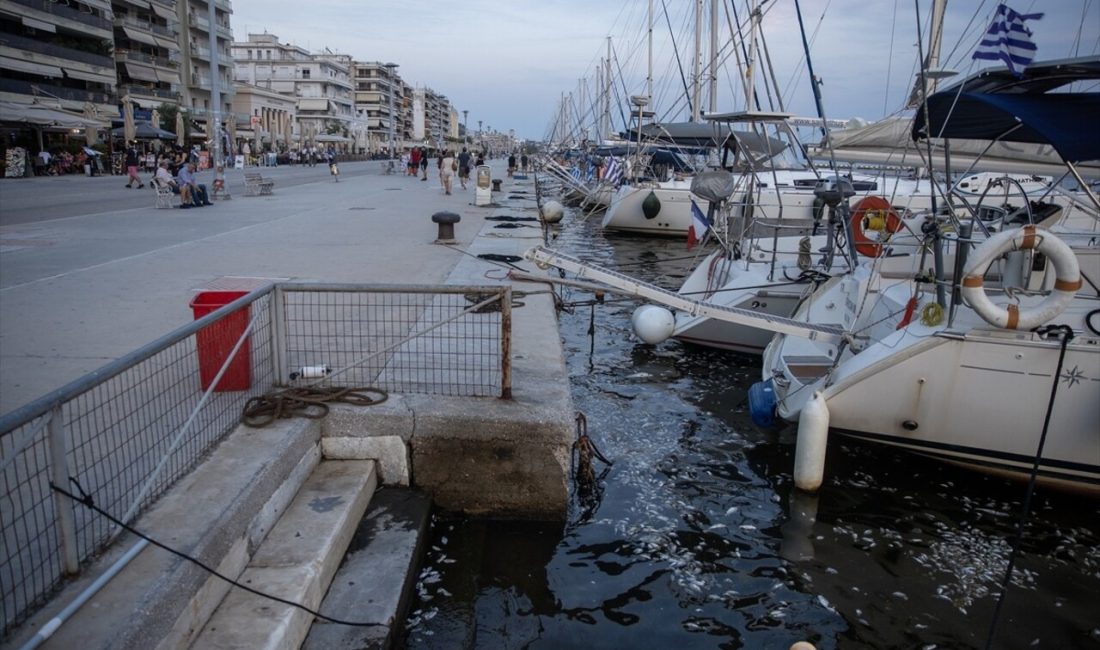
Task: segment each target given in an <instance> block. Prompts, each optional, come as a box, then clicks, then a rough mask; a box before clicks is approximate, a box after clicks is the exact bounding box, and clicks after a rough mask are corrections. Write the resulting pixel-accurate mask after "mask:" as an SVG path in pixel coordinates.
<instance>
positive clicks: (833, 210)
mask: <svg viewBox="0 0 1100 650" xmlns="http://www.w3.org/2000/svg"><path fill="white" fill-rule="evenodd" d="M855 194H856V191H855V189H853V188H852V182H851V181H850V180H848V179H846V178H826V179H822V180H820V181H818V183H817V185H815V186H814V197H815V198H816V199H818V200H820V201H822V202H824V203H825V206H826V207H828V208H829V227H828V229H827V231H826V234H827V235H828V240H827V243H826V245H825V248H824V250H823V252H824V253H825V268H826V269H831V268H832V267H833V253H834V247H835V244H836V227H837V226H838V225H839V226H840V227H842V228H844V238H845V239H846V240H847V241H848V255H849V259H851V260H852V264H853V265H854V264H855V261H856V259H857V258H856V248H855V237H853V235H852V224H851V223H850V222H851V219H850V218H849V216H850V215H849V213H848V199H849V198H850V197H853V196H855ZM838 207H839V208H840V210H839V212H840V215H839V219H838V216H837V211H838V210H837V208H838ZM819 221H820V213H818V212H815V213H814V234H817V229H818V228H817V227H818V225H819V223H818V222H819Z"/></svg>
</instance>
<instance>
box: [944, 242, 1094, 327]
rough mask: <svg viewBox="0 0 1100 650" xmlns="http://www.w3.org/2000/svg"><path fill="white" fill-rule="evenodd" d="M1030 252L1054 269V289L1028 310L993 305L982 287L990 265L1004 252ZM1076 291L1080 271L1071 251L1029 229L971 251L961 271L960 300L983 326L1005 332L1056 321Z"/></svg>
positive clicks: (1079, 283) (1078, 285)
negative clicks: (983, 323)
mask: <svg viewBox="0 0 1100 650" xmlns="http://www.w3.org/2000/svg"><path fill="white" fill-rule="evenodd" d="M1031 249H1034V250H1037V251H1038V252H1040V253H1042V254H1043V255H1046V256H1047V259H1049V260H1050V261H1051V263H1052V264H1053V265H1054V274H1055V281H1054V289H1053V290H1052V291H1051V292H1050V294H1049V295H1047V297H1046V298H1044V299H1043V301H1042V302H1041V303H1039V304H1038V305H1037V306H1036V307H1033V308H1031V309H1020V308H1019V307H1018V306H1017V305H1005V306H1001V305H995V304H993V301H992V300H990V299H989V295H988V294H987V293H986V292H985V289H984V287H983V283H984V278H985V274H986V272H987V271H988V270H989V267H990V265H992V264H993V262H994V261H996V260H997V259H999V258H1000V257H1001V256H1002V255H1003V254H1005V253H1007V252H1010V251H1018V250H1031ZM1080 288H1081V268H1080V266H1079V264H1078V262H1077V256H1076V255H1074V254H1073V250H1072V249H1071V248H1070V247H1069V246H1068V245H1067V244H1066V243H1065V242H1063V241H1062V240H1061V239H1059V238H1057V237H1055V236H1054V235H1053V234H1052V233H1050V232H1049V231H1046V230H1042V231H1040V230H1038V229H1037V228H1036V227H1035V226H1033V225H1028V226H1024V227H1023V228H1017V229H1014V230H1004V231H1001V232H999V233H996V234H994V235H993V236H991V237H990V238H989V239H987V240H985V241H984V242H982V244H981V245H980V246H978V247H977V248H976V249H974V252H973V254H972V256H971V258H970V260H969V261H968V262H967V264H966V269H964V270H963V279H962V297H963V300H965V301H966V303H967V304H969V305H970V307H971V308H972V309H973V310H974V311H975V312H977V314H978V315H979V316H981V317H982V320H984V321H985V322H987V323H989V324H990V325H993V326H994V327H1000V328H1003V329H1009V330H1030V329H1034V328H1036V327H1038V326H1040V325H1042V324H1043V323H1046V322H1047V321H1049V320H1051V319H1052V318H1057V317H1058V315H1059V314H1061V313H1062V312H1063V311H1065V310H1066V307H1068V306H1069V303H1070V301H1072V300H1073V297H1074V295H1076V293H1077V290H1078V289H1080Z"/></svg>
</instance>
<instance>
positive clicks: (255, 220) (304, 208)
mask: <svg viewBox="0 0 1100 650" xmlns="http://www.w3.org/2000/svg"><path fill="white" fill-rule="evenodd" d="M490 164H491V165H492V166H493V168H494V169H493V172H494V176H495V177H502V176H504V173H503V165H504V161H500V160H496V161H491V162H490ZM255 169H258V170H259V171H260V172H261V173H262V174H263V175H264V176H268V177H271V178H274V179H275V182H276V185H275V193H274V194H273V195H272V196H264V197H246V196H245V195H244V182H243V174H242V172H241V171H239V170H229V171H228V172H227V180H228V183H229V187H230V191H231V192H232V195H233V198H232V200H230V201H217V202H215V205H214V206H212V207H205V208H200V209H190V210H179V209H160V210H158V209H155V208H154V207H153V204H154V193H153V191H152V190H151V189H150V187H149V184H148V183H146V187H145V188H144V189H141V190H138V189H127V188H125V187H124V184H125V177H120V176H104V177H93V178H87V177H84V176H68V177H40V178H30V179H3V180H0V413H6V412H8V411H10V410H12V409H14V408H16V407H18V406H21V405H22V404H24V403H26V402H29V401H31V400H33V399H35V398H37V397H40V396H42V395H44V394H46V393H48V392H49V391H51V390H53V389H56V388H58V387H60V386H62V385H64V384H65V383H67V382H69V381H71V380H73V379H76V378H77V377H80V376H81V375H83V374H85V373H87V372H90V371H92V370H95V369H96V368H98V367H100V366H102V365H103V364H105V363H107V362H109V361H111V360H113V359H115V358H117V357H119V356H121V355H122V354H124V353H126V352H128V351H131V350H133V349H135V348H137V347H139V346H141V345H143V344H145V343H148V342H149V341H152V340H154V339H156V338H157V337H159V336H161V335H163V334H166V333H167V332H169V331H171V330H173V329H175V328H176V327H178V326H180V325H182V324H184V323H186V322H188V321H190V320H191V319H192V315H191V311H190V308H189V307H188V303H189V301H190V300H191V297H192V296H193V295H194V292H195V291H197V290H199V289H201V288H202V287H203V286H204V285H206V284H207V283H209V282H211V281H213V280H216V279H218V278H221V277H223V276H244V277H261V278H290V279H301V280H323V281H332V282H367V283H400V284H437V283H442V282H443V281H444V280H445V278H447V276H448V274H449V273H450V272H451V271H452V269H453V268H454V267H455V266H456V264H457V263H458V262H459V259H460V258H462V257H464V256H463V255H462V253H461V252H459V251H457V250H454V249H451V248H448V247H445V246H437V245H433V244H432V241H433V240H434V239H435V236H436V225H435V224H434V223H432V222H431V221H430V215H431V214H432V213H433V212H436V211H439V210H452V211H455V212H458V213H459V214H460V215H461V216H462V222H461V223H460V224H459V226H458V230H457V232H458V235H457V236H458V240H459V243H460V247H465V246H466V245H469V243H470V242H471V240H472V239H473V238H474V237H475V235H476V234H477V232H478V231H479V230H480V229H481V226H482V225H483V223H484V222H483V219H484V217H485V216H489V215H490V214H491V213H492V211H491V210H489V209H485V208H475V207H474V206H473V200H474V190H473V185H472V183H471V184H470V185H469V189H467V190H465V191H463V190H461V189H458V188H457V187H456V189H455V193H454V194H452V195H450V196H446V195H444V193H443V190H442V188H441V187H440V184H439V180H438V177H437V176H436V175H435V174H434V173H433V171H434V167H433V168H432V169H431V170H429V174H428V180H427V182H424V181H421V180H419V179H418V178H412V177H409V176H404V175H383V174H382V173H381V170H382V164H381V163H380V162H358V163H345V164H342V165H341V166H340V171H341V176H340V182H338V183H337V182H333V180H332V177H331V176H329V174H328V168H327V167H326V166H324V165H317V166H315V167H303V166H293V167H285V166H284V167H275V168H270V167H261V168H255ZM199 179H200V181H203V182H206V183H208V184H209V183H210V182H211V180H212V173H211V172H204V173H201V174H200V175H199ZM506 189H507V185H506Z"/></svg>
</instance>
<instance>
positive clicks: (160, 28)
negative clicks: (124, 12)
mask: <svg viewBox="0 0 1100 650" xmlns="http://www.w3.org/2000/svg"><path fill="white" fill-rule="evenodd" d="M115 25H116V26H118V27H133V28H135V29H142V30H145V31H147V32H150V33H152V34H157V35H158V36H163V37H165V38H169V39H171V40H172V41H175V40H176V35H177V33H178V32H177V31H176V30H175V29H170V28H168V27H166V26H164V25H158V24H156V23H150V22H147V21H144V20H138V19H137V18H134V17H132V16H125V17H122V18H119V17H116V18H115Z"/></svg>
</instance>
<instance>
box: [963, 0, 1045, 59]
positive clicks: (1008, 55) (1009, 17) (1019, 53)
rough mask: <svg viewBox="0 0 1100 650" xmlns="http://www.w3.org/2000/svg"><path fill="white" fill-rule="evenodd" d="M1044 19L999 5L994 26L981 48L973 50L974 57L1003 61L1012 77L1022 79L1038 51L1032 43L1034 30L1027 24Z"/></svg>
mask: <svg viewBox="0 0 1100 650" xmlns="http://www.w3.org/2000/svg"><path fill="white" fill-rule="evenodd" d="M1042 17H1043V14H1019V13H1016V12H1015V11H1013V10H1012V9H1009V8H1008V7H1007V6H1005V5H1003V4H1002V5H997V11H996V12H995V13H994V14H993V24H992V25H990V26H989V29H988V30H987V31H986V33H985V37H983V38H982V42H981V43H979V44H978V49H977V50H974V56H973V57H972V58H974V59H983V60H986V61H1004V62H1005V65H1007V66H1008V69H1009V70H1011V71H1012V74H1014V75H1016V76H1017V77H1019V76H1021V75H1022V74H1023V72H1024V68H1026V67H1027V66H1028V65H1029V64H1030V63H1031V62H1032V61H1033V60H1034V59H1035V52H1036V49H1037V48H1036V47H1035V44H1034V43H1032V42H1031V30H1030V29H1028V28H1027V25H1025V24H1024V22H1025V21H1028V20H1039V19H1040V18H1042Z"/></svg>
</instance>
